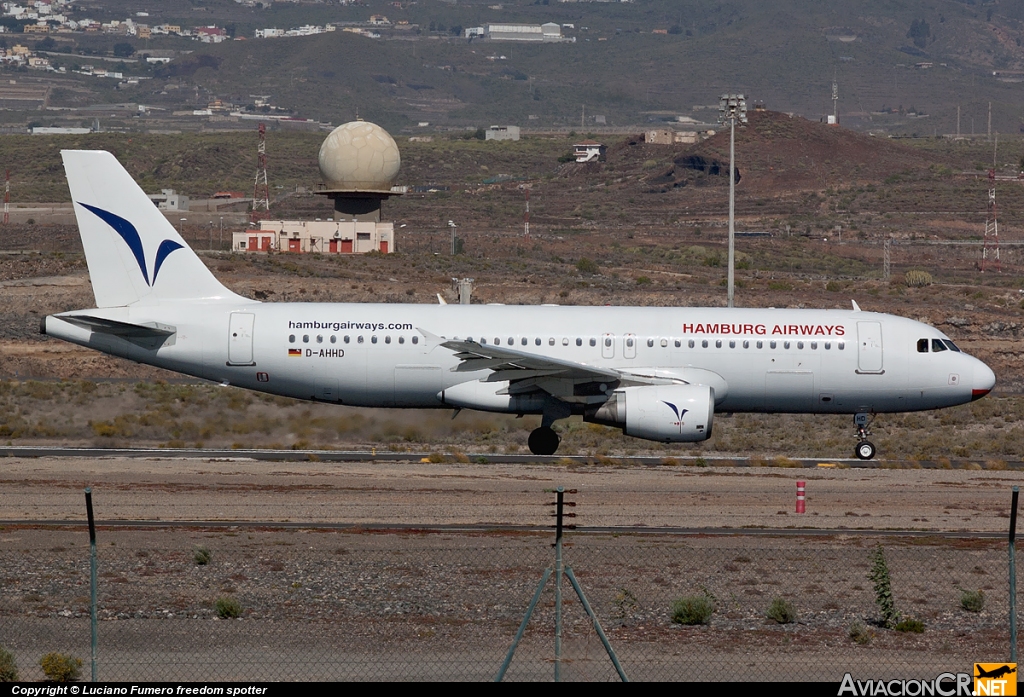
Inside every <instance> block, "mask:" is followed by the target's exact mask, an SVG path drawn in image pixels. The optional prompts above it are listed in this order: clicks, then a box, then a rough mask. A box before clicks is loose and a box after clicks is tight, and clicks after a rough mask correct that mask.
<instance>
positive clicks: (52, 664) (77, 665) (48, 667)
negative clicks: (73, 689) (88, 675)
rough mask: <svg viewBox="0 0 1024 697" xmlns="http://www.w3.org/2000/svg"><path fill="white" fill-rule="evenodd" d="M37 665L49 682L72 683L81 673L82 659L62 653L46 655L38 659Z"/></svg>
mask: <svg viewBox="0 0 1024 697" xmlns="http://www.w3.org/2000/svg"><path fill="white" fill-rule="evenodd" d="M39 665H40V666H41V667H42V669H43V674H44V675H46V679H47V680H49V681H50V682H74V681H75V680H78V678H79V676H80V675H81V673H82V659H81V658H75V657H74V656H68V655H66V654H63V653H56V652H54V653H48V654H46V655H45V656H43V657H42V658H40V659H39Z"/></svg>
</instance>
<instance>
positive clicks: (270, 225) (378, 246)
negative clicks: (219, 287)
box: [231, 220, 395, 254]
mask: <svg viewBox="0 0 1024 697" xmlns="http://www.w3.org/2000/svg"><path fill="white" fill-rule="evenodd" d="M231 248H232V249H233V250H234V251H236V252H272V251H273V252H297V253H307V252H322V253H325V254H365V253H367V252H380V253H381V254H391V253H392V252H394V251H395V224H394V223H377V222H373V221H370V220H367V221H360V220H356V221H352V220H347V221H334V220H261V221H260V226H259V228H250V229H249V230H245V231H244V232H236V233H234V235H233V236H232V242H231Z"/></svg>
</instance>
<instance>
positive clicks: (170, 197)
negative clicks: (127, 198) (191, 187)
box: [149, 189, 188, 211]
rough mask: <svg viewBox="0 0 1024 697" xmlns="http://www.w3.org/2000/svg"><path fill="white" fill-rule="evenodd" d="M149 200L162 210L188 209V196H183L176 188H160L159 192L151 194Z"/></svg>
mask: <svg viewBox="0 0 1024 697" xmlns="http://www.w3.org/2000/svg"><path fill="white" fill-rule="evenodd" d="M149 200H150V201H152V202H153V204H154V205H155V206H156V207H157V208H159V209H160V210H162V211H187V210H188V196H182V195H181V194H179V193H178V192H177V191H175V190H174V189H160V193H159V194H149Z"/></svg>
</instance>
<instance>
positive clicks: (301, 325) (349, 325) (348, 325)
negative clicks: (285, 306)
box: [288, 320, 412, 332]
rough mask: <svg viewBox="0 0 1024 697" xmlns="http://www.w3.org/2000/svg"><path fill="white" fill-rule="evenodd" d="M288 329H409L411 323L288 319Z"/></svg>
mask: <svg viewBox="0 0 1024 697" xmlns="http://www.w3.org/2000/svg"><path fill="white" fill-rule="evenodd" d="M288 328H289V329H325V330H330V331H334V332H340V331H341V330H343V329H365V330H366V331H370V332H376V331H380V330H384V329H391V330H410V329H412V325H411V324H409V323H403V322H390V323H385V322H292V321H291V320H289V321H288Z"/></svg>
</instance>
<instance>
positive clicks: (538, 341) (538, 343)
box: [533, 336, 540, 346]
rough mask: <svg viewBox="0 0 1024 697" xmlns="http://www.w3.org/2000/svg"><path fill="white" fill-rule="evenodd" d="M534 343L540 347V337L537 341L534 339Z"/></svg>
mask: <svg viewBox="0 0 1024 697" xmlns="http://www.w3.org/2000/svg"><path fill="white" fill-rule="evenodd" d="M533 343H534V344H536V345H537V346H540V337H539V336H538V337H537V338H536V339H534V340H533Z"/></svg>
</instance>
